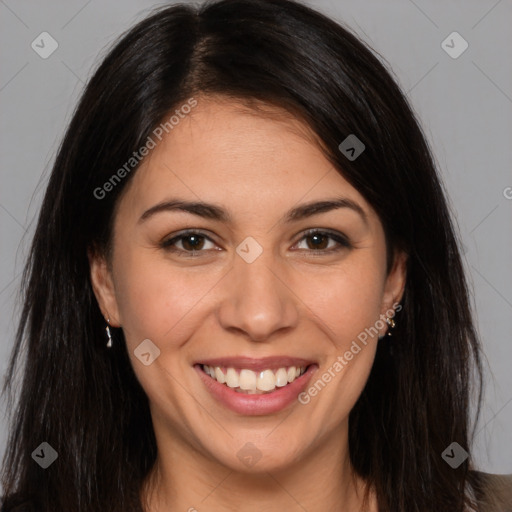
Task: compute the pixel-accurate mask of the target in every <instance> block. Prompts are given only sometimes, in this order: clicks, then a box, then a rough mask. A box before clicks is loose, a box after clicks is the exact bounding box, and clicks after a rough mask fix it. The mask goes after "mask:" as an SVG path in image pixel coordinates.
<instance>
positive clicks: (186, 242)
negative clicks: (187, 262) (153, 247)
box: [161, 231, 215, 256]
mask: <svg viewBox="0 0 512 512" xmlns="http://www.w3.org/2000/svg"><path fill="white" fill-rule="evenodd" d="M208 243H210V244H211V247H207V244H208ZM214 246H215V244H214V243H213V242H212V240H210V238H209V237H207V236H206V235H203V234H201V233H198V232H197V231H188V232H184V233H181V234H179V235H177V236H175V237H173V238H170V239H169V240H165V241H164V242H162V244H161V247H162V248H163V249H166V250H168V251H172V252H181V253H189V254H187V256H189V255H190V256H191V255H195V253H199V252H206V251H207V250H209V249H212V248H213V247H214Z"/></svg>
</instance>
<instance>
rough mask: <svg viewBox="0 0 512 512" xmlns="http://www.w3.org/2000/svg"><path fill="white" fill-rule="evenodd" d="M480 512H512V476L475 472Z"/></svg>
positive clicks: (475, 490)
mask: <svg viewBox="0 0 512 512" xmlns="http://www.w3.org/2000/svg"><path fill="white" fill-rule="evenodd" d="M473 474H474V476H475V481H476V487H475V488H474V492H475V495H476V497H477V500H478V504H479V506H478V512H512V474H510V475H496V474H492V473H484V472H481V471H473Z"/></svg>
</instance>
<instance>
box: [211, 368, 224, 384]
mask: <svg viewBox="0 0 512 512" xmlns="http://www.w3.org/2000/svg"><path fill="white" fill-rule="evenodd" d="M212 377H213V378H214V379H216V380H217V381H218V382H220V383H221V384H224V383H225V382H226V376H225V375H224V373H223V372H222V370H221V369H220V368H219V367H218V366H217V367H216V368H215V373H214V374H213V375H212Z"/></svg>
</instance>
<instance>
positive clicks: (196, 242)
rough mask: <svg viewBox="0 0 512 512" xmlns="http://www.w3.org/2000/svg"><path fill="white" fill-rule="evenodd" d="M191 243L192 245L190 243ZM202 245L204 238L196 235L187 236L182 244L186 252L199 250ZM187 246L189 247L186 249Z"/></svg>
mask: <svg viewBox="0 0 512 512" xmlns="http://www.w3.org/2000/svg"><path fill="white" fill-rule="evenodd" d="M190 241H192V243H190ZM202 243H204V237H202V236H198V235H188V236H186V237H184V238H183V240H182V244H183V247H184V248H185V249H186V250H192V251H195V250H198V249H201V247H202ZM187 245H188V246H189V247H187Z"/></svg>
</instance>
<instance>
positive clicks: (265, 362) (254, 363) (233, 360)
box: [195, 356, 315, 371]
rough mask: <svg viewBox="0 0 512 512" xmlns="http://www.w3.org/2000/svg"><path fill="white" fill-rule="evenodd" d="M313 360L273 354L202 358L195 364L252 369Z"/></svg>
mask: <svg viewBox="0 0 512 512" xmlns="http://www.w3.org/2000/svg"><path fill="white" fill-rule="evenodd" d="M314 363H315V361H311V360H309V359H302V358H300V357H288V356H273V357H261V358H253V357H218V358H214V359H202V360H200V361H197V362H196V363H195V364H204V365H206V366H219V367H225V368H235V369H243V368H245V369H247V370H254V371H263V370H274V369H278V368H285V367H289V366H295V367H296V368H297V367H299V368H301V367H303V366H309V365H311V364H314Z"/></svg>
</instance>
